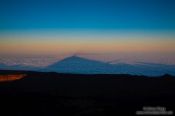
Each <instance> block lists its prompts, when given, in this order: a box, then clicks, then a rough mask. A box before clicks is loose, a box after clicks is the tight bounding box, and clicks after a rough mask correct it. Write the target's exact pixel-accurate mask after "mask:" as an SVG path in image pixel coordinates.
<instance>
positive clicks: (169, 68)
mask: <svg viewBox="0 0 175 116" xmlns="http://www.w3.org/2000/svg"><path fill="white" fill-rule="evenodd" d="M44 70H45V71H53V72H59V73H77V74H132V75H146V76H161V75H164V74H171V75H175V66H174V65H163V64H154V63H144V62H137V63H136V64H126V63H116V64H111V63H105V62H101V61H96V60H91V59H87V58H83V57H79V56H76V55H73V56H70V57H67V58H65V59H63V60H61V61H58V62H56V63H54V64H51V65H49V66H48V67H46V68H45V69H44Z"/></svg>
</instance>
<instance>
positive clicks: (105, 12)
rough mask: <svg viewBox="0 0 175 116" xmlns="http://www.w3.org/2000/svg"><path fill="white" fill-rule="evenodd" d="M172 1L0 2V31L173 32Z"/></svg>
mask: <svg viewBox="0 0 175 116" xmlns="http://www.w3.org/2000/svg"><path fill="white" fill-rule="evenodd" d="M174 20H175V1H174V0H0V29H1V30H10V29H12V30H17V29H18V30H19V29H48V28H51V29H58V28H59V29H63V28H66V29H67V28H71V29H74V28H80V29H143V30H146V29H152V30H155V29H163V30H165V29H166V30H172V29H173V30H174V29H175V21H174Z"/></svg>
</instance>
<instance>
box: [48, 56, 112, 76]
mask: <svg viewBox="0 0 175 116" xmlns="http://www.w3.org/2000/svg"><path fill="white" fill-rule="evenodd" d="M110 67H111V65H109V64H108V63H104V62H100V61H96V60H91V59H86V58H83V57H80V56H77V55H73V56H70V57H67V58H65V59H63V60H61V61H58V62H56V63H54V64H52V65H49V66H48V67H47V69H48V70H51V71H56V72H66V73H80V74H81V73H85V74H94V73H97V74H98V73H107V72H109V71H110Z"/></svg>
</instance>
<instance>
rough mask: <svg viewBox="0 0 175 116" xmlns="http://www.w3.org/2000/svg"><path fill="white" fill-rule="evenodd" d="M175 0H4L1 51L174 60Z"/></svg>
mask: <svg viewBox="0 0 175 116" xmlns="http://www.w3.org/2000/svg"><path fill="white" fill-rule="evenodd" d="M174 45H175V1H174V0H0V55H1V56H3V55H12V56H17V55H23V56H25V55H43V54H44V55H48V56H49V55H56V56H58V57H62V56H64V55H65V56H67V55H72V54H80V55H83V56H85V57H88V58H94V59H97V60H105V61H109V60H116V59H119V60H121V61H125V62H130V61H131V62H133V61H134V62H135V61H137V62H139V61H144V62H157V63H167V64H175V60H174V59H175V46H174Z"/></svg>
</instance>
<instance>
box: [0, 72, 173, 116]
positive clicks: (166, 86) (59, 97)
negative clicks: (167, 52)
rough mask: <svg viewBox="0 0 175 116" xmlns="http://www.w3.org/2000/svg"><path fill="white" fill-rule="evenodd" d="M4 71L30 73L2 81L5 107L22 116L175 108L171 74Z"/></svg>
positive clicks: (77, 115)
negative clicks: (138, 74)
mask: <svg viewBox="0 0 175 116" xmlns="http://www.w3.org/2000/svg"><path fill="white" fill-rule="evenodd" d="M0 74H26V75H27V76H26V77H25V78H23V79H21V80H17V81H13V82H3V83H0V96H1V100H3V102H2V103H1V106H3V109H8V110H11V111H12V112H13V113H14V114H18V115H21V116H22V115H25V116H26V115H49V116H54V115H57V116H58V115H71V116H72V115H74V116H85V115H107V116H110V115H113V116H116V115H118V114H120V115H124V114H126V115H135V112H136V111H137V110H141V109H142V107H143V106H164V107H166V108H167V109H170V110H174V109H175V78H174V77H171V76H168V75H166V76H164V77H154V78H151V77H143V76H131V75H73V74H58V73H40V72H27V71H0ZM2 111H4V110H2ZM5 113H7V114H8V113H10V112H5Z"/></svg>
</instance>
